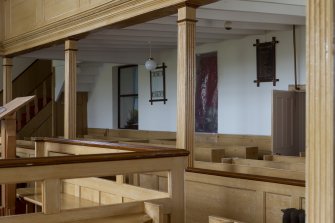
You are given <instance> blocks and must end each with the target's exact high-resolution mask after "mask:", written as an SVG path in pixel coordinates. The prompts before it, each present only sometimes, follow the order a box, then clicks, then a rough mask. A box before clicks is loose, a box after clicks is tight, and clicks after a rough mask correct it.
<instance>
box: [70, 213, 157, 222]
mask: <svg viewBox="0 0 335 223" xmlns="http://www.w3.org/2000/svg"><path fill="white" fill-rule="evenodd" d="M91 222H94V223H110V222H113V223H152V219H151V218H150V217H149V216H148V215H147V214H131V215H124V216H114V217H104V218H94V219H87V220H79V221H71V223H91ZM68 223H70V222H68Z"/></svg>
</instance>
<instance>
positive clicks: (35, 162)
mask: <svg viewBox="0 0 335 223" xmlns="http://www.w3.org/2000/svg"><path fill="white" fill-rule="evenodd" d="M181 156H188V152H187V151H186V150H182V149H172V150H165V151H164V150H158V151H144V152H129V153H109V154H94V155H76V156H53V157H35V158H20V159H3V160H0V169H1V168H10V167H34V166H50V165H61V164H75V163H95V162H109V161H123V160H137V159H157V158H167V157H181Z"/></svg>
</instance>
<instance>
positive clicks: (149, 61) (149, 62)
mask: <svg viewBox="0 0 335 223" xmlns="http://www.w3.org/2000/svg"><path fill="white" fill-rule="evenodd" d="M149 48H150V56H149V58H148V59H147V60H146V61H145V64H144V66H145V68H146V69H147V70H150V71H152V70H154V69H156V67H157V63H156V61H155V60H154V58H152V57H151V42H149Z"/></svg>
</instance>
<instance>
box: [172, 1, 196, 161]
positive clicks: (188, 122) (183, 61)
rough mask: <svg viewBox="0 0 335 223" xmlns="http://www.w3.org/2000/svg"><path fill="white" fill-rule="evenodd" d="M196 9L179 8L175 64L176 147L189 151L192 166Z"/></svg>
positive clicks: (188, 7)
mask: <svg viewBox="0 0 335 223" xmlns="http://www.w3.org/2000/svg"><path fill="white" fill-rule="evenodd" d="M195 18H196V9H195V8H193V7H190V6H184V7H182V8H179V9H178V60H177V61H178V65H177V144H176V146H177V148H180V149H187V150H188V151H189V152H190V156H189V159H188V166H189V167H193V159H194V155H193V148H194V122H195V121H194V115H195V113H194V109H195V108H194V100H195V23H196V20H195Z"/></svg>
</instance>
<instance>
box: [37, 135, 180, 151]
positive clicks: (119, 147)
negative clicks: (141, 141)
mask: <svg viewBox="0 0 335 223" xmlns="http://www.w3.org/2000/svg"><path fill="white" fill-rule="evenodd" d="M32 140H33V141H36V142H51V143H58V144H71V145H80V146H94V147H100V148H109V149H117V150H125V151H134V152H143V151H157V150H175V148H168V147H160V146H147V145H134V144H126V143H111V142H98V141H88V140H78V139H63V138H48V137H35V138H34V137H33V138H32Z"/></svg>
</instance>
